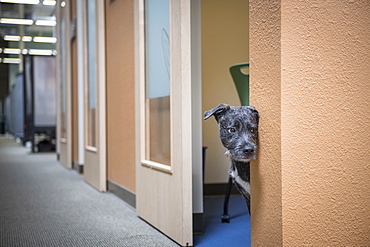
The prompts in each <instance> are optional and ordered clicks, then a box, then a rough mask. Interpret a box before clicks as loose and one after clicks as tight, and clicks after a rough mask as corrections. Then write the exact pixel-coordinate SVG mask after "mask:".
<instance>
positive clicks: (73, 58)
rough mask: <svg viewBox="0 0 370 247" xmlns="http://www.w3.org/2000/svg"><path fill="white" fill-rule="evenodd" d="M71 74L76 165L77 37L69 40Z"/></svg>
mask: <svg viewBox="0 0 370 247" xmlns="http://www.w3.org/2000/svg"><path fill="white" fill-rule="evenodd" d="M70 6H71V20H73V19H74V18H76V0H72V1H71V5H70ZM71 72H72V162H74V163H75V164H78V81H77V74H78V70H77V37H76V36H75V37H74V38H73V39H72V40H71Z"/></svg>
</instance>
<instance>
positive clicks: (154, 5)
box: [145, 0, 170, 99]
mask: <svg viewBox="0 0 370 247" xmlns="http://www.w3.org/2000/svg"><path fill="white" fill-rule="evenodd" d="M145 23H146V25H145V38H146V43H145V44H146V54H145V56H146V57H145V59H146V80H147V97H148V98H151V99H152V98H158V97H164V96H169V95H170V38H169V34H170V33H169V31H170V2H169V0H147V1H145Z"/></svg>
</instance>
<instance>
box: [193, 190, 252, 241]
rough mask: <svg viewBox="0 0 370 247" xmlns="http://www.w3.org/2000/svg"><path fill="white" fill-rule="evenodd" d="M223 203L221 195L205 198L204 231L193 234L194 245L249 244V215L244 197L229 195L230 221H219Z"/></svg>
mask: <svg viewBox="0 0 370 247" xmlns="http://www.w3.org/2000/svg"><path fill="white" fill-rule="evenodd" d="M223 203H224V198H223V197H208V198H205V200H204V209H205V210H204V212H205V233H204V235H199V236H194V245H195V246H196V247H211V246H212V247H229V246H230V247H234V246H237V247H248V246H250V245H251V236H250V217H249V214H248V210H247V206H246V203H245V201H244V199H243V198H242V197H241V196H232V197H230V201H229V215H230V223H221V215H222V212H223Z"/></svg>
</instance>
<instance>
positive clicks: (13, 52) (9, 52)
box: [4, 48, 21, 54]
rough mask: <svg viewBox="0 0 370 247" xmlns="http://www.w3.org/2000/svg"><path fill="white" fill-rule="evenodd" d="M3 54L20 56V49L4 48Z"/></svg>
mask: <svg viewBox="0 0 370 247" xmlns="http://www.w3.org/2000/svg"><path fill="white" fill-rule="evenodd" d="M4 53H5V54H21V49H18V48H4Z"/></svg>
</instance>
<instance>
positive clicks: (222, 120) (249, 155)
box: [204, 104, 259, 214]
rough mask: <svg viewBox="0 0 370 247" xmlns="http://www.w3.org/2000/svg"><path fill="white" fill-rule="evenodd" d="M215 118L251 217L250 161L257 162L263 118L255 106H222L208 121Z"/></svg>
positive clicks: (232, 175) (231, 171) (233, 173)
mask: <svg viewBox="0 0 370 247" xmlns="http://www.w3.org/2000/svg"><path fill="white" fill-rule="evenodd" d="M211 116H214V117H215V119H216V121H217V123H218V125H219V129H220V131H219V132H220V140H221V142H222V144H223V146H224V147H225V148H226V153H225V154H226V155H227V156H228V157H229V158H230V159H231V167H230V170H229V175H230V176H231V178H232V179H233V181H234V184H235V187H236V188H237V189H238V190H239V192H240V193H241V194H242V195H243V197H244V199H245V200H246V202H247V206H248V212H249V214H250V161H251V160H254V159H255V158H256V152H257V138H258V122H259V114H258V111H257V110H256V109H255V108H254V107H253V106H230V105H227V104H220V105H218V106H216V107H215V108H213V109H211V110H209V111H206V112H205V113H204V120H206V119H208V118H210V117H211Z"/></svg>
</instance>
